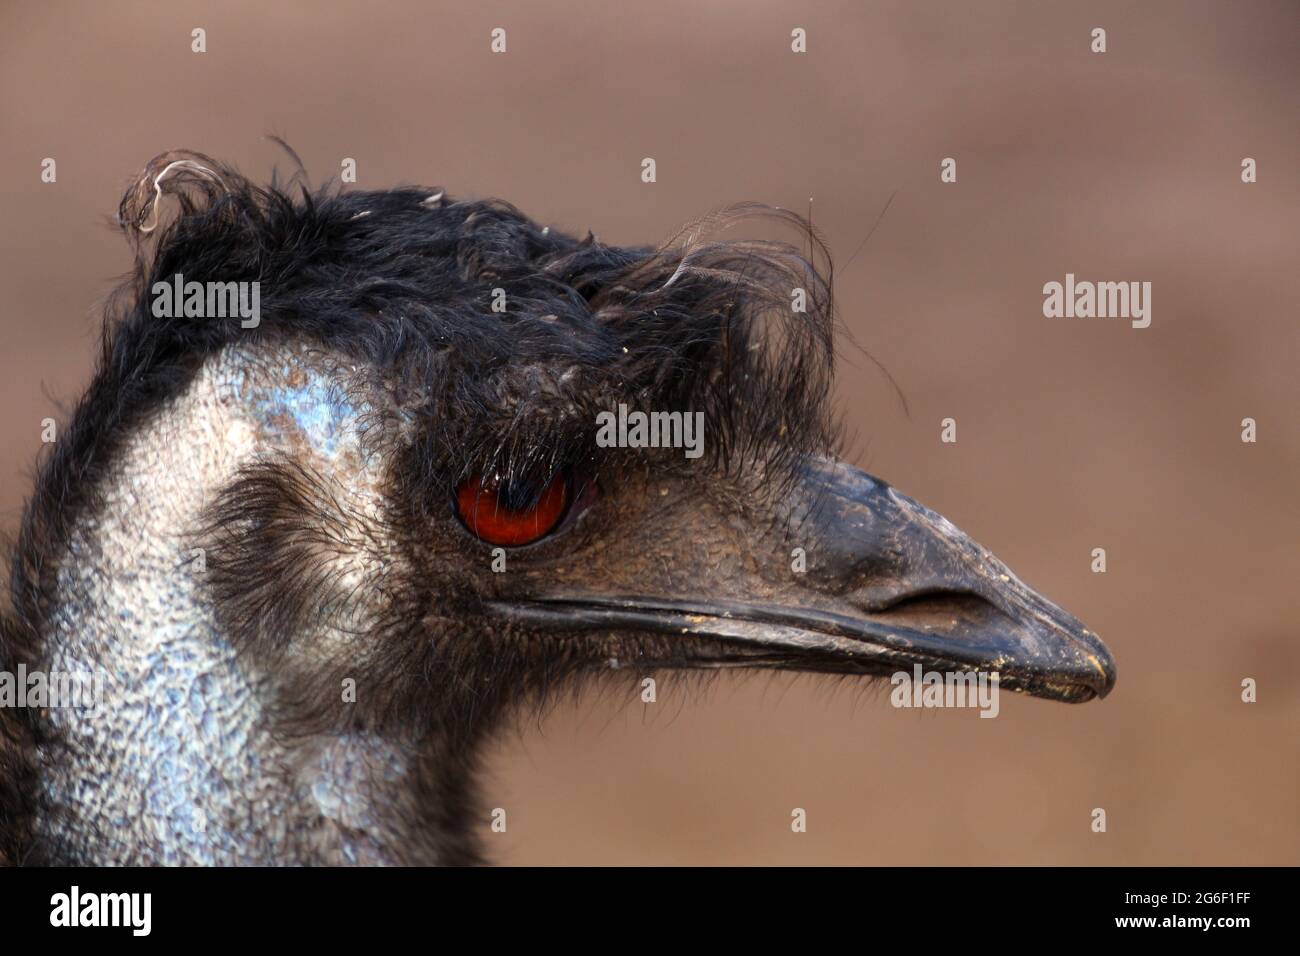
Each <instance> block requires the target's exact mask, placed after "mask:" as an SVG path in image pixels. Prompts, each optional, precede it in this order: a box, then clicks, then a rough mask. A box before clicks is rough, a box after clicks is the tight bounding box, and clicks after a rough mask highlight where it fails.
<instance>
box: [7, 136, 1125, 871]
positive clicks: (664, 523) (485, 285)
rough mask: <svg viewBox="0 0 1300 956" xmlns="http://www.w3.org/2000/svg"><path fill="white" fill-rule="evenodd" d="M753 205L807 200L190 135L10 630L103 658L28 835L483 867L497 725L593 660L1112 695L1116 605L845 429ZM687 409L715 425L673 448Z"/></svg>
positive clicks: (91, 853) (35, 643)
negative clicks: (740, 232)
mask: <svg viewBox="0 0 1300 956" xmlns="http://www.w3.org/2000/svg"><path fill="white" fill-rule="evenodd" d="M164 193H170V194H173V195H175V196H176V197H177V199H178V200H179V215H178V216H176V217H175V218H173V219H172V220H171V221H170V222H169V223H165V224H164V223H161V222H160V217H162V218H164V219H165V216H162V214H161V213H160V210H159V208H158V207H159V205H160V204H162V203H164V202H170V200H164V199H163V194H164ZM750 215H762V216H766V217H770V218H776V219H786V220H790V221H791V222H792V223H794V224H795V225H799V223H798V221H797V220H795V218H794V217H792V216H789V215H788V214H785V213H781V212H779V211H774V210H766V211H764V210H759V209H756V208H748V207H745V208H740V209H736V210H731V211H729V212H728V213H725V214H722V215H720V216H718V217H715V218H713V219H711V220H706V221H704V222H703V223H701V224H699V225H697V226H696V227H693V229H692V230H691V231H689V232H687V233H684V234H683V235H682V236H680V237H678V239H677V240H674V241H673V242H671V243H669V244H667V245H665V246H663V247H661V248H659V249H637V248H617V247H612V246H608V245H605V244H602V243H601V242H599V241H598V240H596V239H595V238H594V237H592V236H590V235H588V236H587V238H586V239H581V240H579V239H576V238H572V237H570V236H567V235H564V234H562V233H559V232H557V231H554V230H549V229H545V228H542V227H540V226H538V225H536V224H535V223H533V222H531V221H530V220H529V219H527V218H526V217H524V216H523V215H521V214H520V213H519V212H517V211H516V210H515V209H513V208H512V207H510V206H508V205H505V204H502V203H498V202H466V201H453V200H451V199H449V198H447V197H446V196H445V195H443V194H442V193H440V192H433V193H431V191H430V190H427V189H426V190H415V189H397V190H392V191H387V192H357V193H348V194H337V193H327V192H321V193H318V194H315V195H310V194H307V193H306V192H305V191H302V192H301V194H299V195H296V196H294V195H291V194H290V193H289V192H288V191H287V190H285V189H281V188H278V187H276V186H274V185H273V186H272V187H270V188H265V189H264V188H259V187H256V186H254V185H252V184H250V183H249V182H247V181H246V180H244V179H242V178H241V177H240V176H238V175H237V174H236V173H235V172H234V171H233V170H231V169H228V168H225V167H223V166H221V165H220V164H218V163H216V162H215V161H213V160H210V159H207V158H205V157H201V156H197V155H194V154H189V155H180V154H171V155H169V156H165V157H160V158H159V159H158V160H155V161H154V163H152V164H151V165H150V166H149V167H148V168H147V169H146V174H145V176H144V178H143V179H142V180H141V182H140V186H139V187H137V188H136V189H135V190H133V191H132V192H130V193H128V196H127V198H126V199H125V200H124V202H123V207H122V213H121V220H122V223H123V226H124V228H125V229H126V230H127V231H128V233H129V234H131V235H133V236H135V237H136V239H137V241H138V242H139V248H140V252H139V266H138V269H137V272H136V275H135V276H134V278H133V280H132V281H131V282H129V283H128V284H127V286H126V287H125V288H124V289H123V290H122V291H121V293H120V294H119V295H118V296H117V297H116V298H115V300H114V301H113V303H112V304H111V306H110V308H109V315H108V316H107V318H106V323H105V325H106V332H105V340H104V348H103V354H102V357H101V360H100V363H99V367H98V370H97V373H96V376H95V378H94V381H93V383H92V385H91V386H90V389H89V391H88V393H87V395H86V396H85V397H84V398H83V400H82V401H81V403H80V405H79V406H78V408H77V409H76V412H75V414H74V416H73V418H72V420H71V421H70V423H69V424H68V426H67V427H66V428H65V430H64V431H63V433H62V434H61V435H60V436H59V438H58V441H57V442H56V443H55V447H54V451H53V453H52V455H51V456H50V457H49V458H48V459H47V460H46V462H45V463H44V464H43V467H42V471H41V474H40V478H39V481H38V485H37V489H36V492H35V495H34V497H33V499H32V501H31V502H30V504H29V507H28V511H27V514H26V517H25V521H24V526H23V530H22V534H21V539H20V542H19V547H18V550H17V554H16V560H15V564H14V575H13V578H14V594H13V598H14V606H15V610H16V611H17V614H16V615H15V618H16V623H14V622H10V624H8V625H7V628H8V629H9V631H10V632H11V633H10V636H9V638H8V640H7V649H6V653H5V655H4V659H5V663H6V664H7V665H10V666H11V667H12V665H14V664H15V663H19V662H21V663H26V664H27V666H28V667H29V668H45V669H46V670H52V671H53V670H62V671H67V672H76V673H84V672H95V673H99V674H102V675H104V677H105V679H106V684H105V687H104V690H103V701H102V703H101V706H100V707H98V708H97V709H95V710H93V711H87V710H79V709H50V710H48V711H46V712H44V713H43V714H42V715H41V716H40V717H39V718H38V717H37V716H36V715H35V714H33V713H29V714H27V715H25V717H24V720H23V723H22V726H20V727H18V729H17V730H16V731H15V732H14V734H13V736H15V737H16V738H18V739H19V740H20V741H22V742H23V743H24V744H25V746H26V757H25V758H24V759H25V763H24V765H23V768H22V769H23V773H21V774H18V775H17V778H18V779H20V780H21V786H20V787H18V788H16V789H15V792H14V793H12V794H10V797H9V798H8V799H7V801H6V802H7V803H8V804H9V812H8V819H7V820H6V827H7V828H8V835H7V841H8V845H9V846H10V848H11V850H12V852H14V853H16V854H22V855H24V856H25V857H26V858H29V859H50V860H67V861H87V862H215V863H235V862H310V861H321V862H464V861H470V860H474V859H476V858H477V857H476V850H475V844H476V841H475V834H476V833H477V832H481V831H482V829H483V825H480V823H479V819H478V816H477V815H476V814H475V813H474V812H472V811H471V810H470V809H469V807H470V805H471V789H472V787H471V778H472V771H473V767H474V759H475V753H476V748H477V745H478V744H479V743H480V742H481V740H482V739H483V738H484V736H485V735H486V734H488V733H490V732H491V731H492V730H493V729H494V728H496V727H498V726H499V725H500V722H501V720H502V719H503V717H505V716H506V715H508V714H509V713H510V712H511V711H512V710H513V709H515V708H517V707H518V706H519V705H521V704H523V703H526V702H537V701H539V700H545V699H547V698H548V697H549V696H551V695H553V694H554V692H555V691H556V690H557V689H560V688H566V687H571V686H574V684H575V682H580V681H582V680H584V679H587V678H591V677H594V676H597V675H604V676H605V677H607V678H608V677H611V676H623V677H627V676H630V677H632V678H633V679H634V680H638V681H639V680H640V679H641V678H643V677H644V676H645V675H646V674H647V673H651V672H653V671H655V670H657V669H663V668H672V669H699V670H716V669H720V668H740V667H743V668H777V669H786V670H797V671H813V672H823V673H827V674H838V675H862V676H863V677H864V678H865V677H869V676H872V675H888V674H891V673H894V672H897V671H900V670H901V671H911V669H912V667H913V666H914V665H916V664H919V665H921V666H922V667H923V668H924V669H926V670H940V671H955V670H957V671H960V670H975V671H995V672H996V673H997V674H998V675H1000V681H1001V687H1002V688H1005V689H1012V690H1019V691H1025V692H1028V693H1030V694H1034V695H1037V696H1040V697H1046V698H1051V699H1055V700H1060V701H1072V702H1076V701H1085V700H1088V699H1090V698H1092V697H1094V696H1102V695H1104V694H1106V693H1107V692H1108V691H1109V690H1110V687H1111V685H1112V683H1113V681H1114V667H1113V664H1112V661H1111V659H1110V657H1109V655H1108V654H1107V652H1106V650H1105V648H1104V647H1103V645H1102V644H1101V643H1100V641H1099V640H1098V639H1097V637H1096V636H1095V635H1093V634H1091V633H1090V632H1089V631H1087V630H1085V629H1084V628H1083V626H1082V625H1081V624H1080V623H1079V621H1077V620H1075V619H1074V618H1073V617H1071V616H1070V615H1069V614H1067V613H1065V612H1064V611H1062V610H1061V609H1059V608H1057V607H1056V606H1055V605H1053V604H1052V603H1050V602H1049V601H1047V600H1046V599H1045V598H1043V597H1041V596H1039V595H1038V594H1036V593H1035V592H1033V591H1032V590H1030V589H1029V588H1028V587H1026V586H1025V585H1024V584H1022V583H1021V582H1020V581H1019V580H1018V579H1017V578H1016V577H1015V576H1014V575H1012V574H1011V572H1010V571H1009V570H1008V569H1007V568H1006V567H1005V566H1004V565H1003V564H1001V563H1000V562H999V561H998V560H997V559H996V558H994V557H993V556H992V555H991V554H990V553H989V552H988V551H987V550H985V549H984V548H983V547H981V546H980V545H978V544H976V543H975V542H973V541H971V540H970V539H969V538H968V537H966V536H965V535H964V534H962V533H961V532H960V531H959V530H957V529H956V528H955V527H954V526H953V525H952V524H950V523H949V522H948V521H947V520H945V519H944V518H942V517H940V516H939V515H937V514H935V513H934V512H932V511H930V510H928V509H926V508H925V507H923V506H921V505H920V504H918V503H917V502H915V501H913V500H912V499H910V498H908V497H906V496H905V495H903V494H900V493H899V492H898V491H896V490H894V489H893V488H892V487H890V486H889V485H888V484H886V483H885V482H883V481H881V480H880V479H878V478H874V477H872V476H870V475H867V474H865V473H863V472H861V471H859V470H857V469H855V468H853V467H851V466H849V465H847V464H845V463H843V462H840V461H838V460H837V459H836V457H835V449H836V437H837V432H836V428H835V425H834V423H833V420H832V416H831V415H830V414H829V411H828V408H827V404H828V402H827V396H828V391H829V387H830V376H831V369H832V361H833V357H834V355H833V346H832V324H833V320H832V310H831V302H830V295H829V289H828V285H827V283H826V282H825V281H824V280H823V279H822V277H821V275H820V274H819V272H818V270H817V269H815V268H814V267H813V266H812V265H811V264H810V263H809V262H808V261H806V259H805V258H804V257H802V256H801V255H800V254H799V253H798V252H797V251H796V250H794V249H793V248H791V247H788V246H785V245H781V244H778V243H773V242H744V241H736V240H730V241H723V240H720V239H716V238H709V237H710V236H712V235H715V234H717V233H718V232H720V231H721V230H722V229H723V228H725V227H727V226H730V225H732V224H733V223H734V222H735V221H736V220H738V219H741V218H744V217H746V216H750ZM178 275H180V276H182V277H183V279H181V280H179V281H181V282H183V283H188V282H197V283H217V282H219V283H228V282H235V283H254V282H256V283H258V286H257V289H258V291H259V298H260V312H259V314H258V315H257V316H255V317H254V318H256V319H257V321H256V322H255V323H254V322H253V321H250V320H249V316H248V315H247V314H245V316H244V317H243V318H244V320H243V321H241V316H239V315H234V316H230V315H227V316H226V317H221V316H220V315H214V314H213V312H212V306H211V302H210V300H209V299H207V297H206V291H207V287H206V286H205V287H204V293H203V295H201V296H200V297H199V299H200V300H201V301H199V300H195V302H194V303H193V307H192V308H191V309H190V310H189V311H191V312H197V313H199V314H190V315H187V314H186V309H185V307H184V301H185V300H186V299H188V298H189V295H188V293H186V294H183V296H182V298H181V300H178V301H176V302H174V303H172V305H173V306H174V308H172V309H170V310H169V309H168V308H166V307H163V308H160V307H159V303H160V301H161V299H162V298H163V297H165V296H166V295H167V293H168V291H169V287H174V286H175V283H176V282H177V281H178V280H177V279H176V277H177V276H178ZM248 288H251V286H249V287H245V291H247V289H248ZM224 294H225V292H220V293H219V295H224ZM244 301H245V304H247V302H248V301H249V298H248V297H246V298H245V300H244ZM795 303H800V304H803V305H804V307H803V308H802V309H800V308H798V306H797V305H794V304H795ZM792 305H794V307H792ZM169 312H170V314H168V313H169ZM620 406H623V411H622V413H621V414H622V415H623V417H624V419H625V420H628V421H630V422H631V423H632V428H631V431H630V433H627V434H625V435H624V437H625V438H627V439H629V440H627V441H624V442H622V443H619V442H614V443H612V447H611V442H609V441H607V440H602V437H601V434H600V433H601V423H602V422H604V423H606V424H608V418H607V417H606V416H607V415H608V414H609V413H611V412H613V413H615V414H616V415H617V414H619V407H620ZM638 413H656V414H657V415H658V417H652V418H651V419H650V421H651V427H650V429H649V431H648V432H646V433H643V434H641V435H640V436H638V434H637V433H636V421H637V414H638ZM674 415H675V416H676V417H673V416H674ZM697 421H702V425H703V433H702V442H700V441H699V439H700V437H701V436H700V435H699V433H698V431H692V432H689V433H687V432H685V429H684V426H686V425H694V424H695V422H697ZM673 426H678V427H679V429H681V430H680V431H679V433H678V437H680V438H683V442H682V444H686V442H685V439H691V442H692V444H691V445H690V446H689V447H653V446H650V447H644V446H645V445H646V444H648V443H647V442H645V441H638V440H637V438H638V437H640V438H642V439H648V438H649V434H650V432H653V433H654V434H655V435H657V436H659V437H667V438H669V439H671V438H672V437H673V434H674V433H673V431H672V427H673ZM665 429H666V430H665ZM617 434H618V430H617V429H612V430H607V431H606V434H605V436H604V437H605V438H606V439H607V438H609V437H610V436H611V435H617ZM657 444H660V445H663V444H665V443H664V442H658V443H657ZM667 444H669V445H671V444H672V442H671V441H668V442H667ZM638 446H641V447H638ZM696 451H698V452H699V454H698V455H696V454H695V452H696ZM20 830H21V831H22V832H21V833H19V831H20Z"/></svg>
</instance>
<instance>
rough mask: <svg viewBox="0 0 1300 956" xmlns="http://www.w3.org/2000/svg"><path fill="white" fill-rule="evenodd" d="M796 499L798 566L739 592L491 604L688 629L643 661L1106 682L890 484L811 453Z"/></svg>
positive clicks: (1079, 647)
mask: <svg viewBox="0 0 1300 956" xmlns="http://www.w3.org/2000/svg"><path fill="white" fill-rule="evenodd" d="M795 499H796V500H797V501H798V502H799V504H798V506H797V508H796V509H795V513H794V514H792V515H791V516H789V520H788V521H787V523H788V525H789V527H790V529H791V530H790V544H791V546H792V548H793V547H801V548H803V549H804V554H805V556H806V567H805V568H804V569H803V570H802V571H800V570H799V569H798V564H797V562H795V563H794V567H793V569H791V564H792V563H791V561H790V560H789V558H788V557H787V556H786V554H787V552H785V551H782V553H781V554H780V555H779V558H780V565H779V566H780V568H781V570H782V573H781V574H779V575H776V574H771V573H765V574H763V575H762V576H761V577H758V576H755V577H754V579H753V580H752V581H748V582H741V585H742V586H741V588H740V592H739V593H740V594H741V595H742V596H741V597H740V598H739V599H721V598H715V597H714V598H711V597H706V596H704V595H703V594H699V595H695V594H680V595H667V596H663V595H660V596H647V595H634V594H591V593H583V592H581V591H577V590H571V589H566V590H565V591H564V592H563V593H546V594H543V595H538V596H535V597H531V598H529V599H526V600H522V601H510V602H491V603H490V605H489V610H492V611H495V612H496V613H498V614H502V615H504V616H506V617H508V618H510V619H512V620H514V621H516V622H518V623H521V624H526V625H530V626H534V627H539V628H542V629H545V630H557V629H558V630H564V631H569V632H574V631H593V630H599V631H607V632H640V633H655V634H663V635H678V636H679V637H681V638H682V641H683V645H682V647H683V653H682V654H681V655H680V656H679V655H677V654H674V655H673V656H672V659H671V660H669V661H641V662H640V663H642V664H647V665H652V664H659V663H663V664H669V665H672V666H686V667H737V666H743V667H768V668H780V669H785V670H799V671H816V672H823V673H839V674H855V673H857V674H876V675H889V674H892V673H896V672H899V671H905V672H907V673H908V674H909V676H911V673H912V672H913V669H914V667H915V666H917V665H920V666H921V667H922V668H923V669H924V670H925V671H931V672H933V671H939V672H945V673H953V672H957V673H975V674H981V673H982V674H988V675H992V674H996V675H998V682H999V686H1001V687H1003V688H1005V689H1008V690H1018V691H1023V692H1026V693H1029V694H1032V695H1034V696H1037V697H1045V698H1049V699H1052V700H1060V701H1068V702H1072V703H1078V702H1083V701H1087V700H1091V699H1092V698H1093V697H1105V696H1106V694H1108V693H1109V692H1110V690H1111V688H1112V687H1113V686H1114V684H1115V662H1114V660H1113V659H1112V657H1111V655H1110V652H1109V651H1107V649H1106V647H1105V645H1104V644H1102V642H1101V640H1100V639H1099V638H1098V637H1097V635H1095V634H1093V633H1092V632H1091V631H1088V630H1087V629H1085V628H1084V627H1083V625H1082V624H1081V623H1080V622H1079V621H1078V620H1077V619H1076V618H1074V617H1073V616H1071V615H1070V614H1068V613H1066V612H1065V611H1063V610H1062V609H1061V608H1059V607H1057V606H1056V605H1055V604H1053V603H1051V602H1050V601H1048V600H1047V599H1046V598H1044V597H1043V596H1042V595H1040V594H1038V593H1036V592H1035V591H1033V590H1031V589H1030V588H1029V587H1027V586H1026V585H1025V584H1024V583H1023V582H1022V581H1020V580H1019V579H1018V578H1017V577H1016V576H1015V575H1014V574H1012V573H1011V571H1010V570H1009V569H1008V568H1007V567H1006V565H1004V564H1003V563H1002V562H1001V561H999V560H998V559H997V558H995V557H994V556H993V555H992V554H990V553H989V552H988V550H987V549H985V548H984V547H982V546H980V545H979V544H977V543H976V542H974V541H972V540H971V539H970V538H969V537H968V536H967V535H965V534H963V533H962V532H961V531H959V530H958V529H957V528H955V527H954V526H953V525H952V524H951V523H950V522H949V521H948V520H947V519H945V518H943V517H942V516H940V515H938V514H936V513H934V512H933V511H930V510H929V509H928V508H925V507H924V506H922V505H920V504H918V503H917V502H916V501H914V500H912V499H911V498H909V497H907V496H906V495H903V494H900V493H899V492H897V491H896V490H894V489H893V488H891V487H890V486H889V485H888V484H886V483H885V482H883V481H880V480H879V479H876V478H873V477H872V476H870V475H868V474H866V473H864V472H861V471H858V470H857V469H855V468H851V467H849V466H847V465H844V464H842V463H838V462H827V461H816V462H814V463H812V464H810V465H809V466H807V468H806V470H805V473H804V477H803V481H802V483H801V487H800V492H799V493H797V494H796V496H795ZM801 542H802V543H801ZM701 579H703V575H702V578H701ZM745 585H748V586H745ZM692 639H695V643H694V644H693V645H692Z"/></svg>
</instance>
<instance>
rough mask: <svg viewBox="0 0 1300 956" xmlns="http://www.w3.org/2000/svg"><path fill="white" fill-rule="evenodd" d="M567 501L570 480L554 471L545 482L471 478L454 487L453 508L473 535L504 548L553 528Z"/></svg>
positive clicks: (526, 542)
mask: <svg viewBox="0 0 1300 956" xmlns="http://www.w3.org/2000/svg"><path fill="white" fill-rule="evenodd" d="M568 504H569V481H568V478H567V477H566V476H565V474H564V473H563V472H562V471H560V472H556V473H555V474H554V475H552V476H551V477H550V479H549V480H548V481H547V482H546V484H545V486H544V487H543V486H541V485H540V483H533V482H528V481H514V482H507V481H502V480H501V479H499V478H496V477H493V478H488V479H484V478H482V477H474V478H470V479H468V480H466V481H462V482H461V483H460V487H459V488H457V489H456V511H457V513H458V514H459V515H460V520H461V521H463V522H465V527H466V528H468V529H469V530H470V531H471V532H472V533H473V534H474V535H476V536H477V537H479V538H481V539H482V540H484V541H486V542H487V543H488V544H498V545H503V546H505V547H507V548H514V547H519V546H520V545H525V544H532V543H533V542H534V541H537V540H539V539H540V538H544V537H545V536H546V535H547V534H549V533H550V532H551V531H553V530H554V529H555V526H556V525H557V524H559V523H560V519H561V518H563V517H564V512H565V509H566V508H567V507H568Z"/></svg>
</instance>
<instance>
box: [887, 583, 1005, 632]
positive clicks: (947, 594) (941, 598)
mask: <svg viewBox="0 0 1300 956" xmlns="http://www.w3.org/2000/svg"><path fill="white" fill-rule="evenodd" d="M870 610H871V613H872V614H873V615H874V616H876V617H880V618H883V619H885V620H893V621H896V622H897V623H899V624H902V625H905V626H907V627H912V628H917V629H920V630H929V629H931V628H943V629H944V630H951V629H952V628H953V627H954V626H958V627H960V626H961V625H967V626H972V627H976V626H987V625H988V624H989V623H990V622H992V621H994V620H995V619H997V618H1003V617H1005V615H1004V614H1003V612H1002V611H1001V610H1000V609H999V608H998V607H996V606H995V605H994V604H992V603H990V602H989V601H988V600H987V599H985V598H983V597H981V596H980V595H978V594H976V593H974V592H973V591H942V590H934V591H913V592H910V593H908V594H903V595H900V596H898V597H896V598H894V599H893V600H890V601H886V602H885V603H883V604H882V605H878V606H877V607H874V608H871V609H870Z"/></svg>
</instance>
